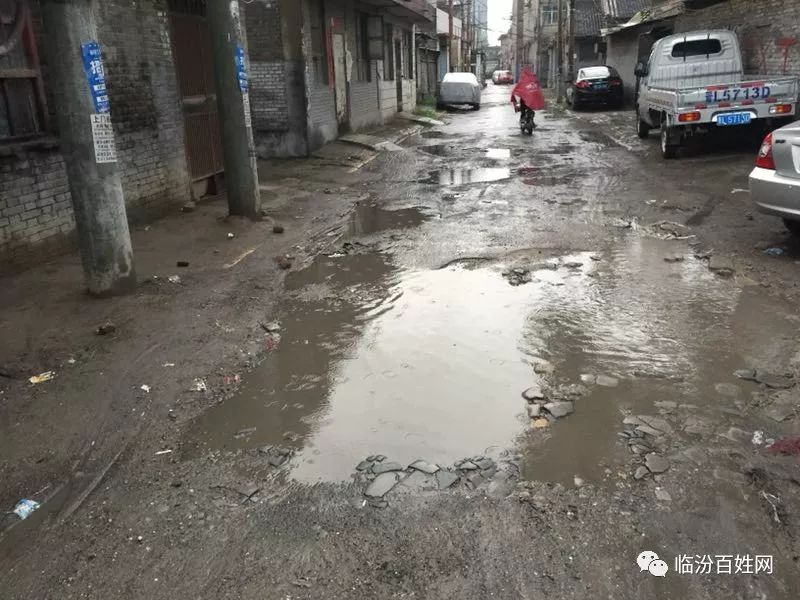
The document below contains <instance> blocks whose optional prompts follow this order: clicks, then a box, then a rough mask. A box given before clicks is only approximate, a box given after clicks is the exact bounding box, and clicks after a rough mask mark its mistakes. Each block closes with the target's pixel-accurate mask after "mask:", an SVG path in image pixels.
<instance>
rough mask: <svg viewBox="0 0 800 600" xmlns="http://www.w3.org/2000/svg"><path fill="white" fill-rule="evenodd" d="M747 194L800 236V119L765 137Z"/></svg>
mask: <svg viewBox="0 0 800 600" xmlns="http://www.w3.org/2000/svg"><path fill="white" fill-rule="evenodd" d="M750 197H751V198H752V199H753V201H754V202H755V203H756V206H757V207H758V210H760V211H761V212H763V213H767V214H770V215H775V216H778V217H782V218H783V222H784V223H785V224H786V228H787V229H788V230H789V231H791V232H792V233H793V234H795V235H800V121H797V122H795V123H790V124H789V125H786V126H784V127H781V128H780V129H777V130H775V131H773V132H772V133H770V134H769V135H768V136H767V137H766V138H764V143H763V144H762V145H761V150H759V153H758V159H757V160H756V168H755V169H753V172H752V173H750Z"/></svg>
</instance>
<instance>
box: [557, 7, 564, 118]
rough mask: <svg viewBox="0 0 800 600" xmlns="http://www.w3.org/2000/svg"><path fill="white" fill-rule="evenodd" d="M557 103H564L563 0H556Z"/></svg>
mask: <svg viewBox="0 0 800 600" xmlns="http://www.w3.org/2000/svg"><path fill="white" fill-rule="evenodd" d="M556 47H557V52H558V59H557V60H558V63H557V64H558V81H557V87H556V89H557V90H558V103H559V104H563V103H564V0H558V41H557V44H556Z"/></svg>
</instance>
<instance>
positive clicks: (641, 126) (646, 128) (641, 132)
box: [636, 108, 650, 139]
mask: <svg viewBox="0 0 800 600" xmlns="http://www.w3.org/2000/svg"><path fill="white" fill-rule="evenodd" d="M636 135H638V136H639V138H640V139H645V138H646V137H647V136H649V135H650V125H648V124H647V123H645V122H644V121H642V118H641V117H640V116H639V109H638V108H637V109H636Z"/></svg>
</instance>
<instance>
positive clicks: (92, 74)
mask: <svg viewBox="0 0 800 600" xmlns="http://www.w3.org/2000/svg"><path fill="white" fill-rule="evenodd" d="M81 55H82V56H83V68H84V70H85V71H86V80H87V81H88V82H89V91H90V92H91V94H92V100H93V101H94V110H95V112H97V113H101V114H102V113H108V112H111V105H110V104H109V102H108V90H107V89H106V73H105V69H103V58H102V56H101V53H100V44H98V43H97V42H86V43H85V44H81Z"/></svg>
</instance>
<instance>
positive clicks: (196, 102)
mask: <svg viewBox="0 0 800 600" xmlns="http://www.w3.org/2000/svg"><path fill="white" fill-rule="evenodd" d="M169 20H170V29H171V37H172V54H173V56H174V58H175V70H176V72H177V75H178V87H179V88H180V93H181V100H182V102H183V122H184V130H185V132H186V159H187V161H188V163H189V175H190V176H191V179H192V181H197V180H199V179H205V178H207V177H211V176H212V175H216V174H217V173H220V172H221V171H222V170H223V166H222V145H221V141H220V128H219V115H218V114H217V94H216V90H215V88H214V64H213V57H212V54H211V53H212V49H211V34H210V33H209V30H208V23H207V22H206V3H205V0H169Z"/></svg>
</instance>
